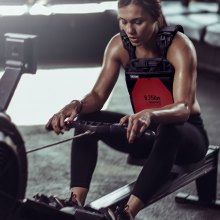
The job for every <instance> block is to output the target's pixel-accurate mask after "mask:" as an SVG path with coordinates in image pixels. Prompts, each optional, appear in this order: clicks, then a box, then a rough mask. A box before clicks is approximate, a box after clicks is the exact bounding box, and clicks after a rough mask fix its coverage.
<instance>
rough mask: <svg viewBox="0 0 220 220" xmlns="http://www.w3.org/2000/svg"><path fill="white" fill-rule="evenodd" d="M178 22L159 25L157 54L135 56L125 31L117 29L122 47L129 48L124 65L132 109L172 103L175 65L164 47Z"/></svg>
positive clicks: (175, 30) (156, 106)
mask: <svg viewBox="0 0 220 220" xmlns="http://www.w3.org/2000/svg"><path fill="white" fill-rule="evenodd" d="M177 31H181V32H183V28H182V27H181V26H180V25H177V26H175V27H173V26H166V27H163V28H161V29H160V30H159V31H158V33H157V36H156V38H157V39H156V40H157V45H158V48H159V51H160V57H157V58H148V59H145V58H142V59H137V58H136V56H135V47H134V46H133V45H132V44H131V42H130V40H129V38H128V36H127V35H126V33H125V32H124V31H121V32H120V35H121V39H122V42H123V45H124V48H125V49H126V50H127V51H128V54H129V62H128V64H127V66H126V68H125V78H126V84H127V89H128V92H129V95H130V100H131V104H132V108H133V111H134V112H139V111H141V110H143V109H149V108H160V107H163V106H165V105H168V104H171V103H173V94H172V88H173V78H174V72H175V70H174V67H173V66H172V65H171V63H169V61H168V60H167V59H166V55H167V50H168V48H169V46H170V45H171V43H172V40H173V38H174V36H175V34H176V33H177Z"/></svg>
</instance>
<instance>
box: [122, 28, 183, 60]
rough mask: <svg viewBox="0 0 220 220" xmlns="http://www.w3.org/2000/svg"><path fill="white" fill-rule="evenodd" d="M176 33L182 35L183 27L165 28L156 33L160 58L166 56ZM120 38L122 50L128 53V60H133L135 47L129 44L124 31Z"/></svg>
mask: <svg viewBox="0 0 220 220" xmlns="http://www.w3.org/2000/svg"><path fill="white" fill-rule="evenodd" d="M177 31H180V32H182V33H184V31H183V27H182V26H181V25H176V26H165V27H162V28H160V30H159V31H158V33H157V45H158V47H159V49H160V53H161V57H162V58H165V57H166V55H167V50H168V47H169V46H170V44H171V42H172V40H173V38H174V36H175V34H176V33H177ZM120 36H121V39H122V42H123V46H124V48H125V49H126V50H127V51H128V54H129V58H130V60H131V59H135V58H136V55H135V49H136V48H135V47H134V46H133V45H132V44H131V42H130V40H129V38H128V36H127V34H126V33H125V31H124V30H122V31H120Z"/></svg>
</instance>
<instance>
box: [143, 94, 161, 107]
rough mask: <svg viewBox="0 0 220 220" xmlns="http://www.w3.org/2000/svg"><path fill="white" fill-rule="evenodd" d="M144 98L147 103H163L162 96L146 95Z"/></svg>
mask: <svg viewBox="0 0 220 220" xmlns="http://www.w3.org/2000/svg"><path fill="white" fill-rule="evenodd" d="M144 99H145V101H146V104H147V105H161V100H160V96H156V95H144Z"/></svg>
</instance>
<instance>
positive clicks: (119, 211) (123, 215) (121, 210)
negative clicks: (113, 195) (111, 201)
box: [100, 205, 133, 220]
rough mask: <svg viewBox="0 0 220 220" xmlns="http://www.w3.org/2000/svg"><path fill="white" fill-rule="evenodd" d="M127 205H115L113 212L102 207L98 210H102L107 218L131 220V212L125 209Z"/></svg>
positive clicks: (110, 219) (109, 219) (111, 219)
mask: <svg viewBox="0 0 220 220" xmlns="http://www.w3.org/2000/svg"><path fill="white" fill-rule="evenodd" d="M127 207H128V205H126V206H121V207H117V208H116V210H115V211H114V212H113V211H112V210H111V209H109V208H104V209H101V210H100V212H102V213H103V214H104V215H105V217H106V219H108V220H133V217H132V216H131V214H130V213H128V212H127V211H126V208H127Z"/></svg>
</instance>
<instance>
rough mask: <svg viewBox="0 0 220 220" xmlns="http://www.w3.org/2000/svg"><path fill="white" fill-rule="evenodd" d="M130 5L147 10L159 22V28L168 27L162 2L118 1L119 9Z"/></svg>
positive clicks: (155, 0)
mask: <svg viewBox="0 0 220 220" xmlns="http://www.w3.org/2000/svg"><path fill="white" fill-rule="evenodd" d="M130 4H134V5H139V6H141V7H143V8H144V10H146V12H147V13H148V14H149V15H150V16H151V18H152V19H153V21H158V23H159V27H161V26H165V25H166V21H165V18H164V16H163V13H162V9H161V1H160V0H118V8H122V7H125V6H128V5H130Z"/></svg>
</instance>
